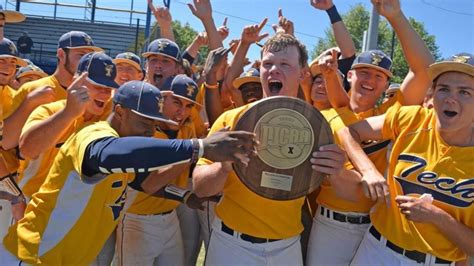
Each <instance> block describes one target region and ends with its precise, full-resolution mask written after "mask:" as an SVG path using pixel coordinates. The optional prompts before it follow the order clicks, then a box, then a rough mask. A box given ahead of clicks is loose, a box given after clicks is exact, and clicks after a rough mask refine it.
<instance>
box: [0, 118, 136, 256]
mask: <svg viewBox="0 0 474 266" xmlns="http://www.w3.org/2000/svg"><path fill="white" fill-rule="evenodd" d="M104 137H118V134H117V132H116V131H115V130H114V129H112V127H110V125H109V124H108V123H107V122H105V121H102V122H97V123H95V124H92V125H90V126H87V127H84V128H83V129H82V130H80V131H78V132H76V133H74V134H73V135H72V136H71V137H70V138H69V139H68V140H67V141H66V142H65V143H64V145H63V146H62V147H61V149H60V150H59V152H58V155H57V156H56V158H55V160H54V163H53V166H52V167H51V170H50V172H49V174H48V176H47V178H46V180H45V182H44V184H43V185H42V186H41V188H40V190H39V191H38V192H37V193H35V194H33V197H32V199H31V201H30V202H29V203H28V205H27V207H26V211H25V216H24V218H23V219H21V220H20V221H18V222H17V223H16V224H14V225H12V226H11V227H10V228H9V231H8V234H7V235H6V236H5V238H4V242H3V243H4V245H5V247H6V249H7V250H8V251H10V252H11V253H12V254H13V255H15V256H16V257H18V258H19V259H21V260H23V261H24V262H26V263H30V264H46V265H88V264H90V263H91V262H92V261H93V260H94V259H95V258H96V256H97V255H98V254H99V252H100V250H101V249H102V246H103V245H104V243H105V241H106V240H107V238H108V237H109V236H110V234H111V233H112V232H113V230H114V228H115V226H116V225H117V222H118V220H119V218H120V215H121V211H122V209H123V207H124V204H125V198H126V186H127V182H128V179H129V178H130V177H132V175H131V174H111V175H108V176H106V177H105V178H104V179H101V180H100V181H98V182H97V183H96V184H91V183H90V182H85V179H87V180H90V178H91V177H86V176H85V175H83V174H82V163H83V160H84V159H85V158H83V157H84V154H85V151H86V148H87V146H88V145H89V144H90V143H91V142H93V141H95V140H97V139H100V138H104Z"/></svg>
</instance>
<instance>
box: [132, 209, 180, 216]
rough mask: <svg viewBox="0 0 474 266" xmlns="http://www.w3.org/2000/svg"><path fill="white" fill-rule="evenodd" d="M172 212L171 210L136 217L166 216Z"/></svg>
mask: <svg viewBox="0 0 474 266" xmlns="http://www.w3.org/2000/svg"><path fill="white" fill-rule="evenodd" d="M172 212H173V210H171V211H167V212H160V213H154V214H138V215H142V216H154V215H167V214H170V213H172Z"/></svg>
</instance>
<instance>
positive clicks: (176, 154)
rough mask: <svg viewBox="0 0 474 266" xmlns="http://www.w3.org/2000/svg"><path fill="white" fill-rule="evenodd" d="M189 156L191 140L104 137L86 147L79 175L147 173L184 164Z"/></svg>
mask: <svg viewBox="0 0 474 266" xmlns="http://www.w3.org/2000/svg"><path fill="white" fill-rule="evenodd" d="M192 154H193V145H192V142H191V140H177V139H175V140H165V139H155V138H151V137H123V138H116V137H106V138H102V139H98V140H95V141H93V142H91V143H90V144H89V145H88V146H87V148H86V152H85V154H84V159H83V162H82V173H83V174H84V175H85V176H88V177H93V176H97V174H99V175H103V174H105V175H109V174H112V173H149V172H152V171H155V170H157V169H158V168H160V167H163V166H167V165H172V164H175V163H180V162H188V161H189V160H191V157H192Z"/></svg>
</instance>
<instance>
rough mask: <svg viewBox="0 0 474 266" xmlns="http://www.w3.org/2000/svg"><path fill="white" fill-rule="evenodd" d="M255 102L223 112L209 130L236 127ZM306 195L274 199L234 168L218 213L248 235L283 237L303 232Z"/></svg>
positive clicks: (199, 162) (218, 204)
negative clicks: (244, 180) (260, 192)
mask: <svg viewBox="0 0 474 266" xmlns="http://www.w3.org/2000/svg"><path fill="white" fill-rule="evenodd" d="M256 103H257V102H253V103H250V104H247V105H244V106H242V107H239V108H235V109H232V110H230V111H227V112H225V113H223V114H222V115H221V116H220V117H219V118H218V119H217V120H216V122H215V123H214V124H213V125H212V128H211V131H210V132H209V134H212V133H213V132H216V131H218V130H220V129H221V128H223V127H226V126H231V130H232V129H233V128H235V125H236V124H237V121H238V120H239V118H240V117H241V116H242V115H243V113H244V112H245V111H246V110H247V109H248V108H250V107H251V106H253V105H254V104H256ZM212 163H213V162H212V161H209V160H207V159H204V158H201V159H199V161H198V165H208V164H212ZM304 200H305V198H304V197H301V198H298V199H294V200H284V201H278V200H271V199H267V198H264V197H261V196H259V195H257V194H256V193H254V192H252V191H251V190H250V189H248V188H247V187H246V186H245V185H244V184H243V183H242V182H241V181H240V179H239V178H238V177H237V175H236V173H235V172H234V171H232V172H230V174H229V176H228V177H227V180H226V182H225V185H224V189H223V195H222V198H221V200H220V201H219V203H217V205H216V209H215V211H216V215H217V216H218V217H219V218H220V219H221V220H222V221H223V222H224V223H225V224H226V225H227V226H229V227H230V228H232V229H234V230H237V231H239V232H241V233H245V234H248V235H252V236H256V237H261V238H269V239H282V238H289V237H293V236H296V235H298V234H300V233H301V232H302V231H303V225H302V224H301V207H302V206H303V204H304Z"/></svg>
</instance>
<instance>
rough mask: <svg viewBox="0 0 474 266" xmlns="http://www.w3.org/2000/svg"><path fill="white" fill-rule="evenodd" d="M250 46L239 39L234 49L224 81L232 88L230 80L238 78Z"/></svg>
mask: <svg viewBox="0 0 474 266" xmlns="http://www.w3.org/2000/svg"><path fill="white" fill-rule="evenodd" d="M249 48H250V43H245V42H243V41H240V42H239V44H238V46H237V50H236V51H235V55H234V58H233V59H232V63H231V64H230V66H229V69H228V70H227V74H226V76H225V83H226V84H228V85H230V87H231V88H232V82H233V81H234V79H236V78H238V77H239V75H240V74H241V73H242V72H243V70H244V66H245V57H246V55H247V52H248V50H249ZM234 89H238V88H234Z"/></svg>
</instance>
